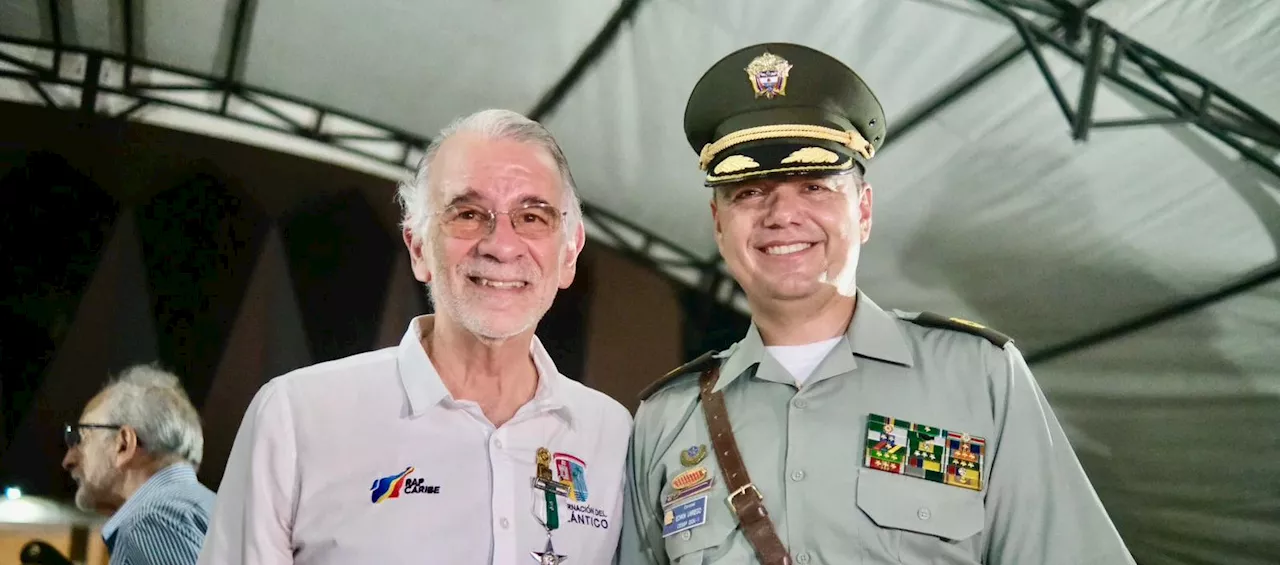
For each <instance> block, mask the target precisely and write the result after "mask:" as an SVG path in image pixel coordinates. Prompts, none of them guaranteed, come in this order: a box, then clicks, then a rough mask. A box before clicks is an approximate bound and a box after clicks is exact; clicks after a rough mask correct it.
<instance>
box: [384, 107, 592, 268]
mask: <svg viewBox="0 0 1280 565" xmlns="http://www.w3.org/2000/svg"><path fill="white" fill-rule="evenodd" d="M463 132H467V133H474V134H478V135H480V136H482V137H484V138H488V139H505V140H511V141H517V142H521V143H530V144H533V145H535V146H537V147H540V148H542V149H543V150H544V151H546V152H547V154H548V156H550V157H551V159H552V161H553V162H554V163H555V166H556V169H557V170H558V171H559V173H560V180H561V188H562V190H563V194H564V197H563V198H562V200H563V202H561V203H560V206H559V208H560V211H562V212H566V213H567V214H566V217H565V221H564V222H563V226H564V233H565V236H566V238H565V240H566V241H565V245H570V244H572V242H573V238H572V236H573V233H574V232H575V231H576V230H577V228H578V225H579V224H580V223H581V222H582V202H581V201H580V200H579V199H578V191H577V186H576V185H574V182H573V174H572V173H570V171H569V160H568V159H566V158H565V156H564V151H562V150H561V149H560V144H559V143H557V142H556V139H555V137H554V136H553V135H551V132H550V131H548V130H547V128H546V127H544V126H543V125H542V124H540V123H538V122H536V121H533V120H530V119H529V118H526V117H525V116H523V115H520V114H518V113H516V112H512V111H510V110H500V109H490V110H481V111H479V112H476V113H474V114H471V115H469V116H466V117H463V118H459V119H457V120H455V121H454V122H453V123H451V124H449V125H448V126H447V127H445V128H444V129H442V130H440V133H439V134H437V135H436V137H435V139H433V140H432V141H431V144H430V145H428V146H427V150H426V153H425V154H423V156H422V159H421V160H419V161H418V170H417V173H416V174H414V176H413V179H412V180H411V181H409V182H402V183H400V186H399V189H398V190H397V192H396V200H398V201H399V203H400V207H401V210H402V212H403V215H402V220H401V226H402V227H404V228H408V229H410V230H412V231H413V233H414V234H415V235H417V236H419V237H425V236H426V235H427V233H428V230H429V228H430V227H431V219H432V218H434V217H435V215H436V213H437V212H439V210H436V209H435V202H434V198H435V194H434V191H433V190H432V179H431V164H432V161H434V159H435V156H436V153H438V152H439V151H440V145H441V144H443V143H444V142H445V140H447V139H449V138H450V137H453V136H454V135H455V134H458V133H463Z"/></svg>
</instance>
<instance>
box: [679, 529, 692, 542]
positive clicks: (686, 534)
mask: <svg viewBox="0 0 1280 565" xmlns="http://www.w3.org/2000/svg"><path fill="white" fill-rule="evenodd" d="M690 537H693V534H691V533H689V530H685V531H683V532H680V539H682V540H684V541H689V538H690Z"/></svg>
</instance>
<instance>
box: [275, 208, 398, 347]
mask: <svg viewBox="0 0 1280 565" xmlns="http://www.w3.org/2000/svg"><path fill="white" fill-rule="evenodd" d="M281 228H282V233H283V235H284V246H285V251H286V253H287V254H288V256H289V274H290V276H291V277H292V278H293V284H294V288H295V294H296V295H297V297H298V301H299V305H300V306H301V308H302V319H303V321H304V323H305V324H306V328H307V338H308V339H309V340H310V344H311V354H312V355H313V357H314V359H315V361H316V362H320V361H328V360H332V359H337V358H340V357H346V356H348V355H353V354H355V353H360V352H364V351H368V350H370V349H372V348H373V346H374V342H375V340H376V339H377V338H378V329H379V318H380V316H381V315H382V307H383V302H384V300H383V297H384V295H385V293H386V291H387V282H388V277H389V276H390V275H391V272H392V261H393V260H394V254H395V253H397V252H398V251H399V249H403V247H402V246H401V247H397V245H398V240H396V239H394V238H392V237H391V235H390V234H388V233H387V231H386V229H385V228H384V227H383V226H382V224H381V223H380V222H378V220H377V215H376V214H375V212H374V210H373V209H372V208H371V207H370V206H369V204H368V202H366V201H365V199H364V197H362V196H361V195H360V193H358V192H355V191H347V192H343V193H340V194H338V195H334V196H326V197H318V198H316V199H315V200H312V201H310V202H308V203H306V204H304V205H303V206H301V207H300V208H299V209H298V210H296V211H295V212H293V213H292V214H290V215H289V216H288V217H286V218H284V219H283V220H282V221H281Z"/></svg>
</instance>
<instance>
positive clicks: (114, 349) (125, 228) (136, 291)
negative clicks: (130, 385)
mask: <svg viewBox="0 0 1280 565" xmlns="http://www.w3.org/2000/svg"><path fill="white" fill-rule="evenodd" d="M156 353H157V352H156V337H155V330H154V328H152V327H151V300H150V299H149V297H148V295H147V289H146V281H145V279H144V275H143V267H142V252H141V250H140V245H139V243H138V235H137V230H136V228H135V225H134V221H133V213H132V212H130V211H126V212H125V213H124V214H122V215H121V216H120V219H119V220H118V221H117V222H116V226H115V229H114V230H112V234H111V239H110V240H109V241H108V243H107V244H106V246H105V249H104V250H103V254H102V260H101V261H99V263H98V269H97V270H96V271H95V272H94V273H93V277H92V278H91V279H90V281H89V284H88V285H87V286H86V289H85V292H84V295H83V297H82V298H81V299H80V304H79V306H78V307H77V308H76V310H75V313H74V315H73V316H72V318H71V322H70V324H69V325H68V328H67V331H66V334H65V336H64V337H63V338H62V339H61V340H60V343H59V344H58V349H57V352H56V353H55V354H54V356H53V359H52V361H50V362H49V365H48V366H47V367H46V368H45V370H44V378H43V380H42V382H41V383H40V387H39V389H38V391H37V393H36V401H35V402H34V403H33V406H32V408H31V409H30V410H29V411H28V413H27V414H26V417H25V418H23V420H22V422H21V424H19V426H18V428H17V430H16V433H15V434H14V438H13V442H12V443H11V444H10V447H9V450H8V451H7V453H6V454H5V457H4V458H3V460H2V461H3V469H4V478H5V479H10V478H11V477H12V478H13V479H20V480H21V481H22V482H21V483H19V484H20V486H21V487H23V488H24V489H26V490H28V491H29V492H32V493H36V494H43V495H48V496H55V497H58V496H63V497H69V496H70V495H71V492H72V490H73V488H74V487H73V485H72V483H71V481H70V479H69V478H68V477H67V474H66V473H65V472H64V471H62V469H61V468H60V462H61V460H62V457H63V455H64V454H65V449H66V448H65V446H64V445H63V443H62V437H61V435H62V434H61V431H62V427H61V426H62V424H63V423H65V422H71V421H75V420H76V419H77V418H78V417H79V415H80V412H81V411H83V409H84V406H85V404H87V403H88V401H89V399H90V398H92V397H93V396H94V395H95V394H97V393H98V391H99V390H100V389H101V388H102V385H103V384H104V383H105V382H106V380H107V378H108V377H109V376H110V375H112V374H115V373H118V372H120V371H121V370H122V369H124V368H125V367H128V366H129V365H133V364H136V363H150V362H152V361H154V360H155V359H156ZM7 482H8V481H7V480H6V483H7Z"/></svg>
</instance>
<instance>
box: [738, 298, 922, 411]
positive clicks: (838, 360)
mask: <svg viewBox="0 0 1280 565" xmlns="http://www.w3.org/2000/svg"><path fill="white" fill-rule="evenodd" d="M855 300H856V303H855V307H854V314H853V321H852V322H850V323H849V327H848V329H846V330H845V333H844V339H841V340H840V342H839V343H837V344H836V346H835V347H834V348H833V349H832V350H831V353H829V354H827V356H826V358H824V359H823V360H822V363H820V364H818V367H817V368H815V369H814V373H813V376H812V377H810V379H809V381H808V382H810V383H812V382H817V381H820V380H823V379H827V378H830V377H834V376H836V375H839V374H841V373H847V372H849V371H852V370H853V369H855V368H857V366H858V363H857V361H856V360H855V359H854V358H855V356H856V357H866V358H871V359H879V360H881V361H887V362H890V363H896V364H899V365H904V366H907V367H910V366H911V365H912V363H913V361H912V358H911V349H910V348H909V347H907V341H906V338H905V337H904V336H903V335H902V330H901V329H900V328H899V326H898V321H897V319H896V318H895V317H894V316H893V315H892V314H889V313H887V312H885V311H884V310H883V309H881V308H880V307H879V306H877V305H876V303H875V302H873V301H872V300H871V299H870V298H868V297H867V295H866V294H864V293H863V292H862V291H861V290H859V291H858V294H857V298H856V299H855ZM716 357H718V358H721V359H724V358H726V357H727V360H726V361H725V362H724V366H723V367H722V368H721V371H720V378H719V379H718V380H717V381H716V386H715V387H713V388H712V392H718V391H720V390H723V389H724V388H725V387H727V386H729V383H731V382H733V381H734V380H735V379H737V378H738V376H740V375H742V374H743V373H745V372H747V370H749V369H751V368H752V367H756V366H757V365H758V367H757V368H756V375H758V376H759V378H761V379H764V380H769V381H774V382H783V381H779V380H778V378H777V377H775V376H774V375H786V374H787V373H786V369H784V368H783V367H782V365H781V364H779V363H778V361H777V360H776V359H774V358H773V356H772V355H769V354H768V352H767V351H765V346H764V341H763V340H761V338H760V330H759V329H758V328H757V327H756V324H755V322H752V323H751V327H749V328H748V329H747V335H746V336H745V337H743V338H742V340H741V341H739V342H737V343H735V344H733V345H732V346H731V347H730V348H729V349H727V350H725V351H723V352H721V353H720V354H718V355H716ZM785 382H786V383H787V384H790V383H792V382H794V381H792V380H790V379H788V380H786V381H785Z"/></svg>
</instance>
